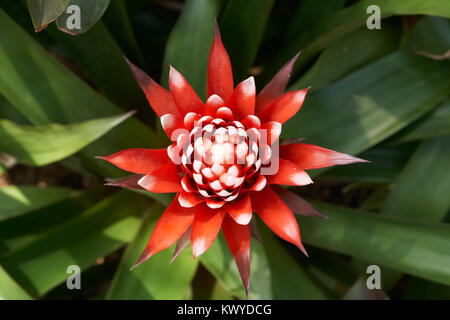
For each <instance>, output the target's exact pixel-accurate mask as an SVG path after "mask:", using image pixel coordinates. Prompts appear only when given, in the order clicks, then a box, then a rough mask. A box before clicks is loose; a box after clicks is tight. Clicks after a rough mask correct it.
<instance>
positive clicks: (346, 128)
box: [282, 52, 450, 154]
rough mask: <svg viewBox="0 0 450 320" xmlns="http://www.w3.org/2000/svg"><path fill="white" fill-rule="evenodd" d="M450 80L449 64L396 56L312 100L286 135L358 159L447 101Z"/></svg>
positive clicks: (390, 56)
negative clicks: (359, 155) (372, 147)
mask: <svg viewBox="0 0 450 320" xmlns="http://www.w3.org/2000/svg"><path fill="white" fill-rule="evenodd" d="M449 76H450V64H448V63H446V62H444V61H432V60H429V59H426V58H423V57H419V56H412V55H408V54H405V53H401V52H395V53H393V54H390V55H388V56H385V57H383V58H381V59H379V60H377V61H375V62H374V63H371V64H370V65H368V66H366V67H364V68H361V69H359V70H357V71H355V72H353V73H351V74H350V75H348V76H346V77H344V78H342V79H341V80H339V81H337V82H335V83H334V84H333V85H331V86H329V87H327V88H325V89H322V90H320V91H319V92H317V93H315V94H312V95H311V96H310V97H309V98H307V99H306V100H305V103H304V105H303V107H302V109H301V110H300V112H298V113H297V114H296V115H295V116H294V117H293V118H292V119H290V120H289V121H288V122H287V123H286V124H285V125H284V126H283V133H282V135H284V137H290V138H297V137H305V138H306V139H307V140H306V141H307V142H308V143H313V144H317V145H320V146H323V147H328V148H331V149H334V150H338V151H340V152H346V153H350V154H356V153H359V152H361V151H363V150H365V149H368V148H369V147H371V146H373V145H375V144H376V143H378V142H380V141H382V140H383V139H385V138H387V137H389V136H391V135H392V134H393V133H395V132H397V131H399V130H400V129H402V128H403V127H405V126H406V125H408V124H409V123H411V122H412V121H414V120H416V119H417V118H418V117H420V116H422V115H424V114H425V113H426V112H427V111H429V110H431V109H432V108H433V107H434V106H436V105H437V104H438V103H439V102H441V101H442V100H444V99H445V98H446V97H447V95H448V94H449V92H450V82H449V81H447V79H448V78H449Z"/></svg>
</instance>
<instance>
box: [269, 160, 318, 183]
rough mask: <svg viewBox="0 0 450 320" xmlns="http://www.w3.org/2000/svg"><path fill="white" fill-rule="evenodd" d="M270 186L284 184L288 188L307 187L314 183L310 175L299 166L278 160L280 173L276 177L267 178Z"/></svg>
mask: <svg viewBox="0 0 450 320" xmlns="http://www.w3.org/2000/svg"><path fill="white" fill-rule="evenodd" d="M266 179H267V182H268V183H269V184H283V185H287V186H305V185H308V184H311V183H313V181H312V180H311V178H310V177H309V175H308V174H307V173H306V172H305V170H303V169H302V168H300V167H299V166H297V165H296V164H295V163H292V162H290V161H287V160H283V159H279V160H278V172H277V173H276V174H274V175H270V176H269V175H268V176H266Z"/></svg>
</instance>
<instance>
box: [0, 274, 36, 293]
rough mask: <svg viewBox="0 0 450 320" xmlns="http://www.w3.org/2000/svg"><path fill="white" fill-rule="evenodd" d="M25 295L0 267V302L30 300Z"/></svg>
mask: <svg viewBox="0 0 450 320" xmlns="http://www.w3.org/2000/svg"><path fill="white" fill-rule="evenodd" d="M30 299H31V297H30V296H29V295H28V293H26V292H25V291H24V290H23V289H22V288H21V287H20V286H19V285H18V284H17V283H16V282H15V281H14V279H12V278H11V277H10V276H9V274H8V273H6V271H5V270H4V269H3V268H2V267H1V266H0V300H30Z"/></svg>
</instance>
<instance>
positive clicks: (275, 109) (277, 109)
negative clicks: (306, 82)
mask: <svg viewBox="0 0 450 320" xmlns="http://www.w3.org/2000/svg"><path fill="white" fill-rule="evenodd" d="M308 90H309V88H306V89H303V90H297V91H290V92H287V93H285V94H283V95H282V96H281V97H279V98H278V99H276V100H275V101H274V102H272V103H271V104H269V105H268V106H267V107H265V108H264V109H262V110H261V111H260V112H259V113H258V114H257V116H258V118H259V119H260V120H261V122H262V123H264V122H269V121H276V122H279V123H281V124H283V123H285V122H286V121H288V120H289V119H290V118H292V117H293V116H294V115H295V114H296V113H297V112H298V110H300V108H301V106H302V104H303V101H304V100H305V97H306V94H307V93H308Z"/></svg>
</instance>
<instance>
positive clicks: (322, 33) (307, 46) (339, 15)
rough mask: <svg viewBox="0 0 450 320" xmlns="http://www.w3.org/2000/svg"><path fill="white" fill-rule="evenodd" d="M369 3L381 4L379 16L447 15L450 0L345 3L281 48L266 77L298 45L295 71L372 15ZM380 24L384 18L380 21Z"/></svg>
mask: <svg viewBox="0 0 450 320" xmlns="http://www.w3.org/2000/svg"><path fill="white" fill-rule="evenodd" d="M371 5H377V6H379V7H380V13H381V17H382V18H387V17H390V16H392V15H417V14H426V15H434V16H441V17H447V18H448V17H450V3H449V2H448V1H447V0H428V1H423V0H408V1H398V0H364V1H358V2H356V3H355V4H353V5H351V6H348V7H346V8H344V9H342V10H339V11H337V12H335V13H334V14H332V15H330V16H327V17H325V18H323V19H322V20H319V21H317V22H316V23H315V25H314V27H312V28H311V30H310V31H309V32H307V33H303V34H301V37H299V38H297V39H295V40H292V41H290V42H289V44H288V45H287V46H286V47H285V48H283V50H280V52H281V53H280V55H279V57H278V58H277V59H276V60H275V61H274V62H273V63H272V64H271V65H270V66H269V67H268V68H267V70H266V72H265V80H268V79H269V78H270V76H272V75H273V74H275V72H276V71H277V70H278V69H279V68H280V67H281V66H282V65H283V64H284V63H286V61H288V60H289V59H290V58H291V57H293V56H294V55H295V53H296V52H298V51H299V50H300V49H302V50H303V53H302V54H301V55H300V57H299V59H298V61H297V63H296V64H295V67H294V71H293V73H294V74H295V73H296V72H297V71H299V70H300V69H301V68H302V67H304V66H306V64H307V63H308V62H310V61H311V59H312V58H314V56H315V55H316V54H317V53H319V52H320V51H321V50H322V49H324V48H325V47H326V46H327V45H328V44H330V43H331V42H332V41H334V40H336V39H338V38H339V37H341V36H343V35H344V34H346V33H348V32H350V31H353V30H355V29H357V28H359V27H361V26H363V25H365V24H366V20H367V18H368V17H369V16H370V15H371V14H368V13H366V10H367V8H368V7H369V6H371ZM381 27H382V28H383V21H382V22H381Z"/></svg>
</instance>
